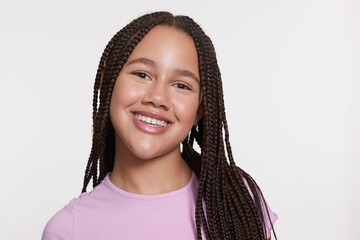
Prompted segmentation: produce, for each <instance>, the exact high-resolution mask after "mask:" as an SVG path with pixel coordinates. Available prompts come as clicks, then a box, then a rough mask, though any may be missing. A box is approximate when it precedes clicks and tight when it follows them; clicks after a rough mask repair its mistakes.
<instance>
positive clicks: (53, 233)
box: [42, 199, 76, 240]
mask: <svg viewBox="0 0 360 240" xmlns="http://www.w3.org/2000/svg"><path fill="white" fill-rule="evenodd" d="M75 200H76V199H73V200H72V201H71V202H70V203H69V204H67V205H66V206H65V207H63V208H62V209H61V210H60V211H58V212H57V213H56V214H55V215H54V216H53V217H52V218H51V219H50V220H49V222H48V223H47V224H46V226H45V229H44V232H43V235H42V240H68V239H73V222H74V221H73V206H74V202H75Z"/></svg>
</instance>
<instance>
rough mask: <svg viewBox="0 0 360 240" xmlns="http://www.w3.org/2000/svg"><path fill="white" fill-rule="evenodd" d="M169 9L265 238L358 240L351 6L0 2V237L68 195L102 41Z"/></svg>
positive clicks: (40, 220) (27, 232) (76, 185)
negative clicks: (253, 187)
mask: <svg viewBox="0 0 360 240" xmlns="http://www.w3.org/2000/svg"><path fill="white" fill-rule="evenodd" d="M154 10H169V11H171V12H173V13H175V14H185V15H189V16H191V17H192V18H194V19H195V20H196V21H197V22H198V23H199V24H200V25H201V26H202V27H203V29H204V30H205V31H206V33H207V34H208V35H209V36H210V37H211V39H212V40H213V42H214V45H215V47H216V50H217V55H218V61H219V65H220V69H221V71H222V76H223V85H224V94H225V104H226V109H227V117H228V121H229V127H230V141H231V143H232V147H233V152H234V157H235V159H236V162H237V163H238V165H239V166H241V167H242V168H243V169H245V170H247V171H248V172H249V173H250V174H251V175H252V176H253V177H254V178H255V179H256V180H257V182H258V183H259V185H260V186H261V188H262V190H263V192H264V194H265V196H266V198H267V200H268V202H269V204H270V206H271V207H272V209H273V210H274V211H275V212H276V213H277V214H278V215H279V217H280V218H279V220H278V222H277V223H276V224H275V228H276V230H277V235H278V237H279V239H283V240H293V239H294V240H295V239H299V240H300V239H301V240H303V239H354V240H355V239H360V228H359V224H360V207H359V206H360V204H359V203H360V177H359V171H360V148H359V146H360V127H359V123H360V97H359V92H360V70H359V69H360V17H359V16H360V1H356V0H354V1H337V0H328V1H320V0H301V1H291V0H290V1H285V0H277V1H276V0H275V1H266V0H263V1H254V0H252V1H218V0H217V1H194V0H192V1H184V0H182V1H174V2H171V1H165V0H164V1H155V0H152V1H145V0H144V1H126V3H125V1H69V0H66V1H65V0H63V1H56V2H55V1H53V2H51V1H25V0H24V1H2V2H1V3H0V29H1V32H0V34H1V37H0V69H1V71H0V81H1V85H0V86H1V94H0V109H1V113H0V114H1V115H0V116H1V117H0V149H1V150H0V160H1V162H0V164H1V170H0V184H1V198H0V199H1V204H0V236H1V239H19V240H20V239H40V237H41V234H42V230H43V228H44V226H45V224H46V222H47V221H48V220H49V219H50V217H51V216H52V215H53V214H55V212H57V211H58V210H59V209H60V208H62V207H63V206H64V205H65V204H67V203H68V202H69V201H70V200H71V199H72V198H74V197H76V196H78V195H79V193H80V191H81V186H82V179H83V173H84V170H85V164H86V162H87V158H88V156H89V152H90V146H91V124H92V122H91V113H92V112H91V111H92V108H91V104H92V88H93V81H94V78H95V73H96V69H97V65H98V61H99V59H100V56H101V54H102V51H103V49H104V48H105V45H106V43H107V42H108V41H109V40H110V38H111V37H112V36H113V34H115V32H117V31H118V30H119V29H121V28H122V27H123V26H124V25H125V24H126V23H128V22H129V21H130V20H132V19H134V18H136V17H138V16H140V15H142V14H144V13H148V12H150V11H154Z"/></svg>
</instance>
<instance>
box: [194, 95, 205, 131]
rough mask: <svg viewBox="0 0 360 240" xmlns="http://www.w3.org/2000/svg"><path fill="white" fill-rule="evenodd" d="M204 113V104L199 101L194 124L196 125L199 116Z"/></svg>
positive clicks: (199, 118)
mask: <svg viewBox="0 0 360 240" xmlns="http://www.w3.org/2000/svg"><path fill="white" fill-rule="evenodd" d="M203 115H204V104H203V102H202V101H201V102H200V105H199V107H198V110H197V112H196V117H195V121H194V126H196V125H197V124H198V122H199V121H200V120H201V118H202V117H203Z"/></svg>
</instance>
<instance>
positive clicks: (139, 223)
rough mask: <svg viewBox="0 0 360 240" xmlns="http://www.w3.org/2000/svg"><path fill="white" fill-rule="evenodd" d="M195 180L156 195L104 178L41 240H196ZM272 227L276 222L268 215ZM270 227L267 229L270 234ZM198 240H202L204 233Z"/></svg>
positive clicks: (54, 219) (55, 218) (58, 218)
mask: <svg viewBox="0 0 360 240" xmlns="http://www.w3.org/2000/svg"><path fill="white" fill-rule="evenodd" d="M197 190H198V180H197V177H196V175H195V173H194V172H193V174H192V177H191V179H190V181H189V183H188V184H187V185H186V186H184V187H183V188H181V189H178V190H175V191H172V192H167V193H161V194H156V195H142V194H136V193H130V192H126V191H124V190H122V189H120V188H118V187H116V186H115V185H114V184H112V182H111V181H110V179H109V174H107V175H106V177H105V178H104V180H103V181H101V183H100V184H99V185H98V186H96V187H95V188H94V189H93V190H92V191H91V192H89V193H83V194H81V195H80V196H79V197H78V198H75V199H73V200H72V201H71V202H70V203H69V204H68V205H66V206H65V207H64V208H63V209H61V210H60V211H59V212H58V213H56V214H55V215H54V216H53V217H52V218H51V219H50V221H49V222H48V223H47V225H46V227H45V229H44V232H43V236H42V240H89V239H91V240H97V239H99V240H100V239H101V240H105V239H109V240H110V239H126V240H135V239H136V240H139V239H148V240H152V239H154V240H155V239H156V240H162V239H167V240H168V239H173V240H177V239H179V240H180V239H181V240H184V239H196V224H195V207H196V195H197ZM270 217H271V219H272V222H273V223H274V222H275V221H276V219H277V216H276V214H275V213H273V212H272V211H271V210H270ZM270 228H271V227H270V223H269V222H268V223H267V229H269V232H270ZM202 238H203V239H206V238H205V234H204V229H203V230H202Z"/></svg>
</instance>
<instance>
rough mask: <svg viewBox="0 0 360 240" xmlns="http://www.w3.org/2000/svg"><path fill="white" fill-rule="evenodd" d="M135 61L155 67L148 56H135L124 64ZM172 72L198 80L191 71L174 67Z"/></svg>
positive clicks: (130, 63) (154, 63)
mask: <svg viewBox="0 0 360 240" xmlns="http://www.w3.org/2000/svg"><path fill="white" fill-rule="evenodd" d="M135 63H141V64H144V65H147V66H150V67H157V64H156V62H154V61H153V60H151V59H148V58H136V59H134V60H131V61H130V62H128V63H127V64H126V65H127V66H129V65H132V64H135ZM174 72H175V73H176V74H179V75H182V76H184V77H190V78H192V79H194V80H195V81H197V82H200V80H199V78H198V77H197V76H196V75H195V74H194V73H192V72H190V71H188V70H185V69H180V68H176V69H175V70H174Z"/></svg>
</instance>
